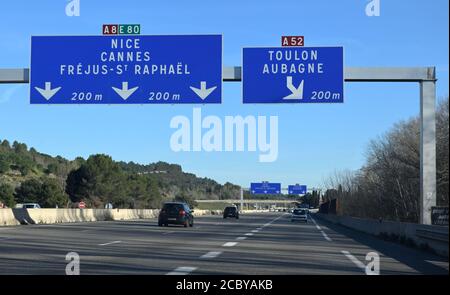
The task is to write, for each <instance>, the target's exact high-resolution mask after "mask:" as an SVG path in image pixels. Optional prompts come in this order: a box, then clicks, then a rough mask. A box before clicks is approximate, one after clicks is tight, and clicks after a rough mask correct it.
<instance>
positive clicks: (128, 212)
mask: <svg viewBox="0 0 450 295" xmlns="http://www.w3.org/2000/svg"><path fill="white" fill-rule="evenodd" d="M249 212H250V211H249ZM222 213H223V211H222V210H194V216H205V215H221V214H222ZM158 214H159V209H53V208H52V209H47V208H42V209H24V208H14V209H0V226H9V225H20V224H54V223H65V222H94V221H109V220H131V219H150V218H157V217H158Z"/></svg>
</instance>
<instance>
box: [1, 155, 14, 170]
mask: <svg viewBox="0 0 450 295" xmlns="http://www.w3.org/2000/svg"><path fill="white" fill-rule="evenodd" d="M10 164H11V163H10V162H9V160H8V158H7V157H6V156H5V155H3V154H0V173H6V172H8V171H9V167H10Z"/></svg>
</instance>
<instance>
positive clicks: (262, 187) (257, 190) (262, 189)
mask: <svg viewBox="0 0 450 295" xmlns="http://www.w3.org/2000/svg"><path fill="white" fill-rule="evenodd" d="M250 193H252V194H280V193H281V183H270V182H259V183H255V182H252V183H251V184H250Z"/></svg>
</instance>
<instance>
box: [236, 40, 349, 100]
mask: <svg viewBox="0 0 450 295" xmlns="http://www.w3.org/2000/svg"><path fill="white" fill-rule="evenodd" d="M242 67H243V68H242V87H243V102H244V103H342V102H344V49H343V47H268V48H244V49H243V65H242Z"/></svg>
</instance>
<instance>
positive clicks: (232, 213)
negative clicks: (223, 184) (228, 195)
mask: <svg viewBox="0 0 450 295" xmlns="http://www.w3.org/2000/svg"><path fill="white" fill-rule="evenodd" d="M227 217H234V218H236V219H239V211H238V209H237V208H236V207H226V208H225V210H223V218H227Z"/></svg>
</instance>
